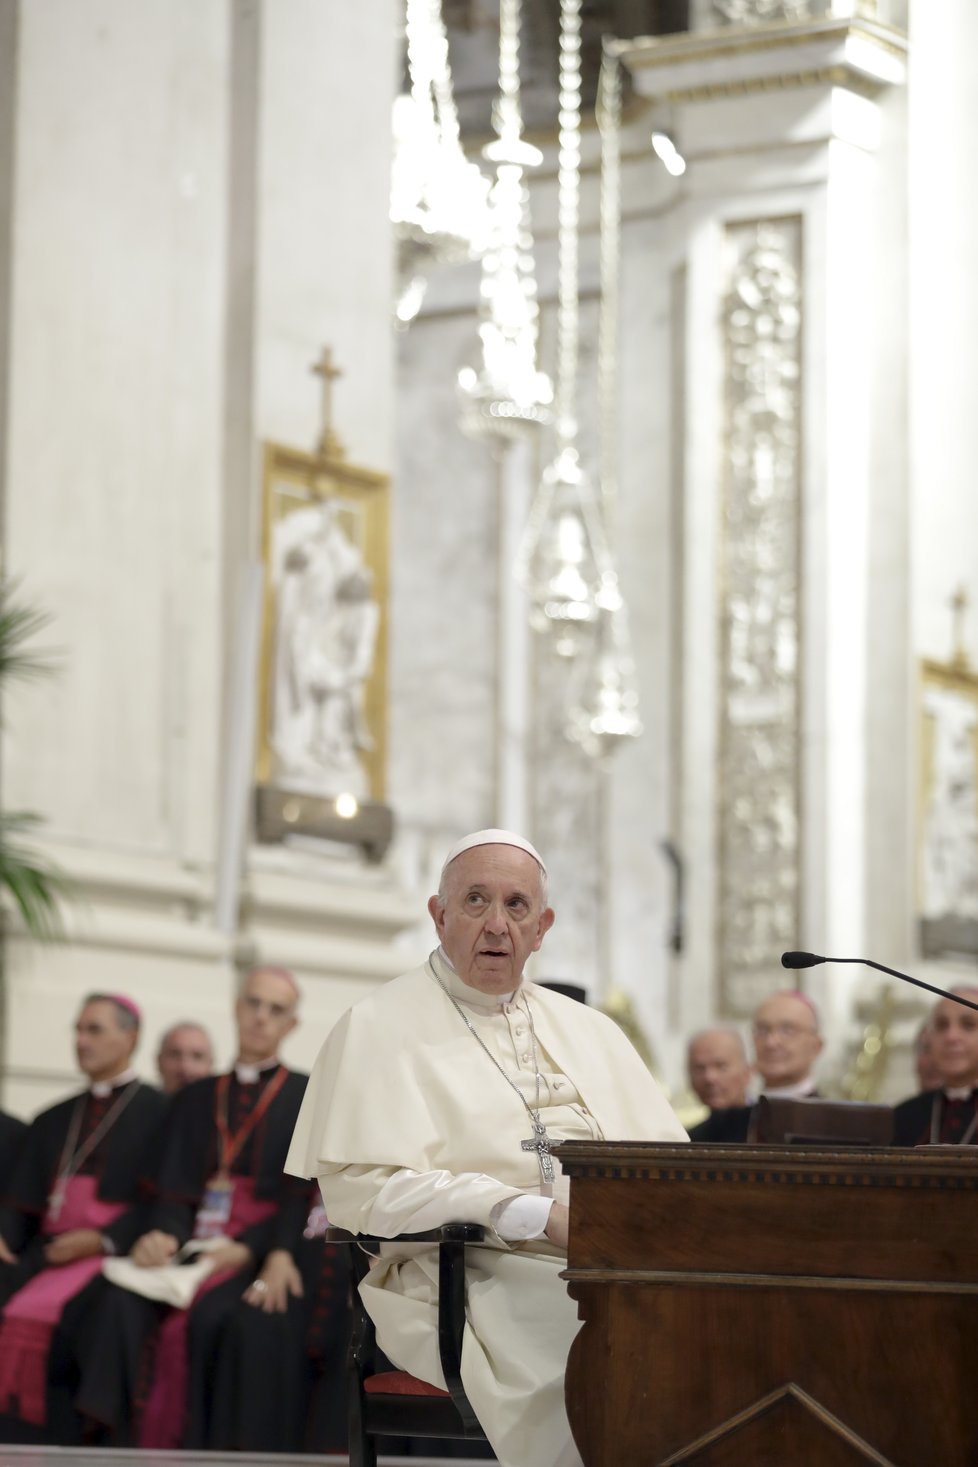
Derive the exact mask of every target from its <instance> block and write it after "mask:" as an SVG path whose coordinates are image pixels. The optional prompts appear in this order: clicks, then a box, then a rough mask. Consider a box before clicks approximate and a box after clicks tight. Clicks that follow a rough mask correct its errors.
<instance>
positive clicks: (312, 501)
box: [255, 442, 390, 804]
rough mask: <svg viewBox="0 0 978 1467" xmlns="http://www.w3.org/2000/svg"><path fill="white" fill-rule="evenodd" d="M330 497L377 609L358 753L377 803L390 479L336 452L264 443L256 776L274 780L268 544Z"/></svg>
mask: <svg viewBox="0 0 978 1467" xmlns="http://www.w3.org/2000/svg"><path fill="white" fill-rule="evenodd" d="M323 502H329V503H331V504H332V505H333V506H334V508H335V511H336V520H337V523H338V524H339V525H340V526H341V528H342V530H343V532H344V534H345V536H346V537H347V538H348V539H349V541H350V542H351V544H352V545H353V546H355V547H356V549H357V550H358V551H359V555H360V557H362V562H363V566H364V568H365V569H366V570H367V571H368V572H369V574H370V580H371V588H372V599H373V600H374V601H375V602H376V604H377V607H378V613H379V614H378V618H377V630H376V637H375V640H374V650H373V660H372V665H371V671H370V675H369V677H368V678H367V679H366V681H365V683H364V689H363V713H364V721H365V723H366V726H367V729H368V730H369V734H370V739H371V745H372V746H371V747H370V748H368V749H366V750H365V751H364V753H363V756H362V764H363V767H364V770H365V772H366V776H367V782H368V786H369V791H368V794H369V799H370V800H371V801H373V802H376V803H378V804H379V803H382V802H383V799H384V788H385V770H386V735H387V727H386V726H387V636H388V590H389V588H388V553H389V513H390V478H389V476H388V475H386V474H381V473H377V472H375V471H373V470H370V469H362V468H356V467H354V465H352V464H348V463H347V462H346V461H345V459H343V458H342V457H340V456H337V457H332V456H329V455H324V454H318V455H313V454H308V453H303V452H302V451H301V450H298V449H294V448H287V447H285V446H284V445H282V444H279V443H272V442H268V443H266V444H265V445H264V454H263V469H262V562H263V565H264V571H265V579H264V604H263V608H262V626H261V657H260V672H259V680H258V700H259V702H258V740H257V767H256V776H255V777H256V782H257V784H258V785H259V787H274V786H275V782H276V781H275V767H274V766H275V758H274V750H273V747H272V727H273V719H272V713H273V710H272V689H273V677H274V665H275V635H276V626H277V620H278V606H277V604H276V587H275V576H274V566H273V548H274V539H275V532H276V528H277V526H279V525H280V524H281V523H282V521H284V520H285V519H287V518H288V517H289V516H290V515H292V514H295V513H296V512H297V511H299V510H303V509H309V508H310V507H312V506H315V505H318V504H322V503H323Z"/></svg>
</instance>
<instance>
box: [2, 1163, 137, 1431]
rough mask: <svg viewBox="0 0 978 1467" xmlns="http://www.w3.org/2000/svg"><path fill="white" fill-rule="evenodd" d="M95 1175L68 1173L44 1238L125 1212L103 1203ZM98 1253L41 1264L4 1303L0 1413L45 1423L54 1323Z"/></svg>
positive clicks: (94, 1269) (93, 1271)
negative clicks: (54, 1264) (57, 1264)
mask: <svg viewBox="0 0 978 1467" xmlns="http://www.w3.org/2000/svg"><path fill="white" fill-rule="evenodd" d="M97 1181H98V1179H97V1178H96V1177H72V1178H71V1179H70V1181H69V1182H68V1183H67V1185H66V1187H65V1193H64V1200H63V1202H62V1206H61V1211H60V1213H59V1215H58V1217H57V1218H53V1217H51V1215H50V1213H48V1214H46V1215H45V1218H44V1221H43V1223H42V1224H41V1232H42V1233H43V1234H44V1236H45V1237H46V1238H54V1237H57V1236H58V1234H59V1233H70V1232H74V1231H75V1230H76V1229H77V1228H95V1229H96V1230H97V1231H101V1229H102V1228H104V1227H106V1226H107V1225H108V1224H109V1223H111V1222H114V1221H115V1219H116V1218H117V1217H118V1216H119V1215H120V1213H123V1212H125V1210H126V1204H125V1203H124V1202H103V1201H102V1200H101V1199H100V1198H99V1197H97V1196H96V1194H95V1188H96V1186H97ZM101 1269H102V1255H101V1253H97V1254H96V1255H95V1256H94V1257H93V1258H77V1259H76V1260H75V1262H74V1263H65V1264H62V1265H61V1266H60V1267H53V1268H44V1269H42V1270H41V1272H40V1273H38V1274H35V1275H34V1277H33V1278H32V1279H30V1280H29V1281H28V1282H27V1283H26V1284H25V1285H24V1287H23V1288H22V1289H18V1290H17V1292H16V1294H14V1295H13V1297H12V1298H11V1299H9V1300H8V1301H7V1305H6V1308H5V1309H4V1311H3V1315H2V1319H0V1411H6V1412H9V1413H10V1414H11V1415H14V1416H20V1418H21V1419H22V1420H23V1421H29V1422H31V1424H32V1425H34V1426H43V1425H44V1415H45V1399H44V1398H45V1384H46V1381H47V1364H48V1351H49V1350H50V1348H51V1337H52V1335H53V1334H54V1330H55V1326H56V1325H57V1323H58V1321H59V1320H60V1318H61V1315H62V1311H63V1310H64V1307H65V1305H66V1304H67V1303H68V1301H69V1299H73V1298H74V1297H75V1295H76V1294H78V1293H80V1292H81V1290H82V1289H83V1288H84V1287H85V1285H86V1284H88V1283H91V1281H92V1279H93V1278H95V1277H96V1275H97V1274H99V1273H100V1272H101Z"/></svg>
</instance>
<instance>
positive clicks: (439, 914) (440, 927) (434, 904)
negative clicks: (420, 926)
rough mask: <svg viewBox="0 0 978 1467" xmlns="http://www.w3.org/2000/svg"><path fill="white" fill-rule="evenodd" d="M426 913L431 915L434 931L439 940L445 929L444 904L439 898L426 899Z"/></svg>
mask: <svg viewBox="0 0 978 1467" xmlns="http://www.w3.org/2000/svg"><path fill="white" fill-rule="evenodd" d="M428 911H429V913H430V915H431V920H432V922H434V924H435V931H436V932H437V933H438V936H439V938H441V937H442V935H443V931H444V927H445V903H444V902H443V901H442V899H441V897H440V896H433V897H429V898H428Z"/></svg>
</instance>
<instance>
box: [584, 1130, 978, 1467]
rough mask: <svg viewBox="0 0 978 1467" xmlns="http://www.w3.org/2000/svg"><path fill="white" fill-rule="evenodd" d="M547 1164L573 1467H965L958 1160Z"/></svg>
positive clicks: (976, 1168)
mask: <svg viewBox="0 0 978 1467" xmlns="http://www.w3.org/2000/svg"><path fill="white" fill-rule="evenodd" d="M555 1149H556V1154H557V1155H558V1156H559V1157H560V1161H561V1164H562V1166H563V1168H564V1170H565V1172H567V1174H568V1175H569V1176H570V1178H571V1194H570V1247H569V1253H568V1268H567V1272H566V1274H565V1275H564V1277H565V1278H566V1279H567V1283H568V1289H569V1291H570V1294H571V1297H572V1298H574V1299H576V1300H577V1301H578V1308H579V1312H580V1316H581V1319H582V1320H583V1326H582V1328H581V1331H580V1333H579V1334H578V1336H577V1338H576V1340H575V1341H574V1344H573V1346H572V1347H571V1353H570V1359H569V1361H568V1367H567V1385H566V1389H567V1410H568V1415H569V1417H570V1423H571V1429H572V1431H573V1433H574V1438H575V1440H576V1442H577V1446H578V1449H579V1451H580V1453H581V1456H582V1457H583V1459H584V1462H585V1467H680V1464H683V1467H686V1464H689V1467H855V1464H866V1463H875V1464H877V1467H976V1464H978V1155H976V1153H975V1151H974V1150H973V1148H971V1147H963V1148H957V1147H946V1148H945V1147H921V1148H918V1149H917V1150H914V1151H909V1150H902V1149H901V1150H896V1149H893V1150H872V1151H863V1150H844V1149H836V1150H827V1149H819V1150H809V1149H807V1148H802V1147H791V1146H778V1147H774V1146H704V1145H690V1146H673V1145H664V1144H659V1143H654V1142H640V1143H634V1142H633V1143H617V1142H603V1143H592V1142H585V1141H572V1142H565V1143H564V1144H563V1145H561V1146H560V1147H559V1148H555Z"/></svg>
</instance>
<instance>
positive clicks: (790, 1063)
mask: <svg viewBox="0 0 978 1467" xmlns="http://www.w3.org/2000/svg"><path fill="white" fill-rule="evenodd" d="M821 1050H822V1039H821V1036H820V1035H819V1032H818V1029H817V1027H816V1024H815V1015H814V1014H813V1013H812V1011H811V1009H810V1008H809V1007H808V1004H807V1003H806V1002H805V1001H804V999H801V998H794V997H793V996H792V995H791V994H790V993H777V994H774V995H773V997H771V998H767V999H765V1000H764V1002H763V1003H762V1004H761V1005H760V1007H759V1008H758V1010H757V1013H756V1014H755V1015H754V1051H755V1053H756V1055H757V1068H758V1069H759V1070H760V1072H761V1078H762V1079H763V1081H764V1084H765V1085H767V1086H769V1087H771V1088H775V1087H780V1086H782V1085H798V1084H799V1083H800V1082H801V1081H802V1080H807V1078H808V1076H809V1075H810V1074H811V1070H812V1065H813V1064H814V1063H815V1061H816V1059H817V1058H818V1056H819V1054H820V1053H821Z"/></svg>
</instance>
